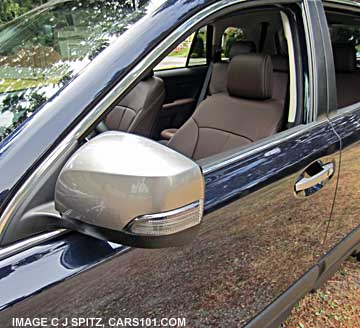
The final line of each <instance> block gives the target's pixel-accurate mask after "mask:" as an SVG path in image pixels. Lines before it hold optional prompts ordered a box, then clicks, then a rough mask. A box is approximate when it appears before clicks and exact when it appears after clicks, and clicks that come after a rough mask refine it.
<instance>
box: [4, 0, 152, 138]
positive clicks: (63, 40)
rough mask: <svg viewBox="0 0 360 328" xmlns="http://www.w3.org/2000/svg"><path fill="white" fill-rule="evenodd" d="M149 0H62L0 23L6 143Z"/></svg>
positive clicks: (140, 12) (132, 20)
mask: <svg viewBox="0 0 360 328" xmlns="http://www.w3.org/2000/svg"><path fill="white" fill-rule="evenodd" d="M148 2H149V1H146V0H145V1H141V0H140V1H139V0H136V1H135V0H132V1H114V0H102V1H94V0H84V1H78V0H77V1H71V0H63V1H56V2H52V3H50V4H49V5H47V6H43V7H39V8H38V9H37V10H35V11H33V12H30V13H28V14H27V15H25V16H23V17H21V18H19V19H16V20H14V21H12V22H10V23H8V24H5V25H2V26H0V142H1V141H2V140H3V139H4V138H5V137H6V136H7V135H8V134H10V133H11V132H12V131H13V130H14V129H15V128H16V127H17V126H18V125H19V124H21V122H23V121H24V120H25V119H26V118H27V117H29V116H30V115H31V114H32V113H33V112H34V111H35V110H36V109H37V108H39V107H40V106H41V105H42V104H43V103H44V102H46V101H47V100H48V99H49V98H50V97H52V96H53V95H54V94H55V93H56V92H57V91H58V90H59V89H60V88H62V87H63V86H65V85H66V84H67V83H68V82H69V81H70V80H71V79H72V78H74V77H75V76H76V75H78V74H79V73H80V72H81V70H82V69H83V68H84V67H85V66H86V65H88V64H89V63H90V62H91V61H92V60H93V59H94V58H95V57H96V56H97V55H98V54H99V53H100V52H101V51H103V50H104V49H105V48H106V47H108V46H109V45H110V44H111V43H112V42H113V41H114V40H115V39H116V38H117V37H118V36H119V35H120V34H122V33H124V32H125V31H126V29H127V28H128V27H129V26H130V25H132V24H133V23H135V22H136V21H137V20H139V19H140V18H141V17H142V16H143V15H144V14H145V9H144V6H145V4H146V3H148Z"/></svg>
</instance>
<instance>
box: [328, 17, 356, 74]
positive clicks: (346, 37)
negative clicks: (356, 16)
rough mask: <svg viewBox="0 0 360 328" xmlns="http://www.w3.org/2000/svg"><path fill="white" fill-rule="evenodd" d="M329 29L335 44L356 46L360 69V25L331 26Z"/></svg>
mask: <svg viewBox="0 0 360 328" xmlns="http://www.w3.org/2000/svg"><path fill="white" fill-rule="evenodd" d="M329 29H330V35H331V41H332V43H333V44H338V43H342V44H344V43H347V44H352V45H353V46H354V48H355V49H356V63H357V67H358V68H360V23H359V22H358V23H357V24H351V25H345V24H331V25H330V26H329Z"/></svg>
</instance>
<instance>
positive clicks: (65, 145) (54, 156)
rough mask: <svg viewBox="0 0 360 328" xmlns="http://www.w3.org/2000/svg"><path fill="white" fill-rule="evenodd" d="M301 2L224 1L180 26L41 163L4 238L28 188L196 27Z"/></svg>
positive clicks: (5, 218) (11, 208)
mask: <svg viewBox="0 0 360 328" xmlns="http://www.w3.org/2000/svg"><path fill="white" fill-rule="evenodd" d="M300 1H301V0H275V1H273V2H269V1H266V0H259V1H250V0H222V1H219V2H216V3H214V4H212V5H210V6H208V7H206V8H204V9H203V10H201V11H200V12H198V13H197V14H195V15H193V16H192V17H191V18H189V19H188V20H187V21H186V22H184V23H183V24H182V25H180V26H179V27H177V28H176V29H175V30H174V31H173V32H172V33H170V34H169V35H168V36H167V37H166V38H165V39H164V40H163V41H162V42H160V43H159V44H158V45H157V46H156V47H155V48H154V49H153V50H152V51H150V53H148V54H147V55H146V56H145V57H144V58H143V59H142V60H141V61H140V62H139V63H138V64H137V65H136V66H135V67H134V68H133V69H132V70H131V71H130V72H129V73H128V74H127V75H126V76H125V77H124V78H123V79H122V80H121V81H120V82H119V83H118V84H117V85H115V86H114V87H113V88H112V89H111V90H110V91H109V92H108V94H107V95H106V96H105V97H104V98H103V99H102V100H101V101H100V102H99V103H98V104H97V105H96V106H95V107H94V108H93V109H92V110H91V111H90V112H89V113H88V114H87V115H86V116H85V118H84V119H83V120H82V121H81V122H80V123H79V124H77V125H76V126H75V127H74V128H73V130H72V131H70V132H69V134H68V135H67V136H66V137H65V138H64V139H63V140H62V141H61V142H60V143H59V145H58V146H57V147H56V148H55V149H54V150H53V151H52V152H51V153H50V154H49V156H48V157H47V158H46V159H45V160H44V161H43V162H42V163H41V164H39V166H38V167H37V168H36V169H35V171H34V172H33V173H32V174H31V175H30V177H29V178H28V179H27V180H26V181H25V182H24V183H23V184H22V186H21V187H20V188H19V190H18V191H17V193H16V194H15V195H14V197H13V198H12V199H11V201H10V202H9V204H8V205H7V206H6V208H5V209H4V211H3V213H2V216H1V217H0V236H1V234H2V233H3V231H4V228H5V226H6V225H7V223H8V222H9V221H10V219H11V218H12V216H13V215H14V214H15V213H16V212H17V211H18V210H19V207H20V205H21V203H22V200H23V199H25V198H26V197H27V194H28V189H29V188H31V185H33V184H35V183H36V181H37V180H38V179H41V178H42V177H43V176H44V175H45V174H46V171H47V170H48V167H50V166H51V165H53V163H54V162H56V161H57V160H60V159H61V158H62V157H63V155H64V154H66V152H67V151H69V149H72V148H73V147H75V146H76V144H77V142H78V140H79V139H80V138H81V137H82V136H83V135H84V134H85V133H86V132H87V131H88V130H89V128H90V127H91V126H92V125H93V124H94V122H95V121H96V120H98V118H99V117H101V116H102V114H103V113H104V112H105V111H106V110H107V109H108V108H109V107H110V106H111V105H112V104H113V103H114V102H115V101H117V100H118V99H119V97H120V96H121V95H123V94H124V93H125V92H126V91H127V90H128V89H129V88H131V87H132V85H133V84H134V83H135V82H136V80H137V79H138V78H139V77H140V76H141V74H143V73H145V72H146V70H147V69H148V68H149V67H151V66H154V65H155V64H156V62H157V60H158V59H159V58H161V56H162V55H164V54H166V53H167V52H168V51H169V50H171V47H172V45H173V44H174V43H176V42H177V41H178V40H179V39H181V37H182V36H184V35H185V34H186V33H188V32H189V31H190V30H191V29H193V28H195V27H196V25H198V24H200V23H201V22H202V21H204V20H205V19H207V18H208V17H210V16H211V15H214V14H216V13H217V12H219V11H222V10H224V9H226V8H228V7H232V6H235V5H242V4H244V5H245V4H246V5H248V6H244V8H248V7H256V6H262V5H271V4H274V3H275V4H282V3H294V2H300ZM304 1H307V0H304ZM239 9H240V8H239ZM226 165H227V163H226V162H225V163H224V165H223V166H226Z"/></svg>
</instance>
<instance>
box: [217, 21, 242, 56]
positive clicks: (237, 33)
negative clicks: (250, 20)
mask: <svg viewBox="0 0 360 328" xmlns="http://www.w3.org/2000/svg"><path fill="white" fill-rule="evenodd" d="M241 40H245V32H244V30H243V29H241V28H238V27H228V28H227V29H226V30H225V32H224V35H223V44H222V45H223V51H224V57H226V58H228V57H229V53H230V49H231V46H232V45H233V43H234V42H236V41H241Z"/></svg>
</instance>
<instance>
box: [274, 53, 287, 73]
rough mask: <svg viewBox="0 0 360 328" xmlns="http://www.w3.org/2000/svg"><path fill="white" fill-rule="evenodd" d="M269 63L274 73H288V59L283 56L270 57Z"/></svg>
mask: <svg viewBox="0 0 360 328" xmlns="http://www.w3.org/2000/svg"><path fill="white" fill-rule="evenodd" d="M271 62H272V65H273V69H274V71H275V72H282V73H288V72H289V58H288V57H287V56H283V55H274V56H271Z"/></svg>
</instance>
